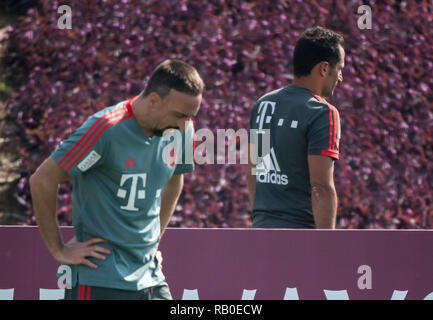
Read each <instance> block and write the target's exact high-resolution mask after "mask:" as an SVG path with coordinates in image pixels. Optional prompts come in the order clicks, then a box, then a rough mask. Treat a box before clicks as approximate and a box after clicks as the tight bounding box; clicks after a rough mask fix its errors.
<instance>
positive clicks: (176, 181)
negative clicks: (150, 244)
mask: <svg viewBox="0 0 433 320" xmlns="http://www.w3.org/2000/svg"><path fill="white" fill-rule="evenodd" d="M182 188H183V175H178V176H173V177H172V178H171V179H170V181H169V182H168V184H167V185H166V187H165V188H164V190H163V191H162V194H161V210H160V214H159V218H160V225H161V236H162V235H163V233H164V231H165V228H166V227H167V226H168V223H169V222H170V219H171V217H172V215H173V213H174V210H175V208H176V204H177V201H178V200H179V196H180V194H181V192H182Z"/></svg>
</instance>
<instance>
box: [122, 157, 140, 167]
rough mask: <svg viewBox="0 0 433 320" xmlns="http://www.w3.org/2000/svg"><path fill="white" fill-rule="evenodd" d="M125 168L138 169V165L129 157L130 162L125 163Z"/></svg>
mask: <svg viewBox="0 0 433 320" xmlns="http://www.w3.org/2000/svg"><path fill="white" fill-rule="evenodd" d="M123 167H124V168H126V169H127V168H137V165H136V164H135V162H134V159H132V157H129V159H128V161H126V162H125V164H124V165H123Z"/></svg>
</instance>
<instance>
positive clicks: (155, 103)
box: [148, 92, 162, 108]
mask: <svg viewBox="0 0 433 320" xmlns="http://www.w3.org/2000/svg"><path fill="white" fill-rule="evenodd" d="M148 99H149V102H150V105H151V106H152V107H156V108H159V107H160V105H161V102H162V98H161V97H160V96H159V94H157V93H156V92H151V93H150V94H149V95H148Z"/></svg>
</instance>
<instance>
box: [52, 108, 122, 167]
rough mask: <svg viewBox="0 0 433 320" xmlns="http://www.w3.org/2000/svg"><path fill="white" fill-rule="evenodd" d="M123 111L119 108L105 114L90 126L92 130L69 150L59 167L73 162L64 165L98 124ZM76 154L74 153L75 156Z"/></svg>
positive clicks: (88, 130)
mask: <svg viewBox="0 0 433 320" xmlns="http://www.w3.org/2000/svg"><path fill="white" fill-rule="evenodd" d="M122 110H124V107H119V108H116V109H113V110H111V111H110V112H107V113H106V114H104V115H103V116H102V117H99V118H98V119H97V120H96V121H95V122H94V123H93V124H92V125H91V126H90V128H89V129H87V131H86V132H85V133H84V134H83V136H82V137H81V138H80V139H79V140H78V141H77V142H76V143H75V145H74V146H73V147H72V148H71V150H69V151H68V152H67V153H66V154H65V155H64V156H63V158H62V159H60V161H59V165H60V166H62V167H63V166H64V165H67V163H68V162H69V161H70V160H71V159H69V161H68V162H66V163H63V162H64V161H65V160H66V159H68V157H69V156H70V154H71V153H72V152H73V151H74V150H75V149H76V148H78V147H79V145H80V144H81V143H82V142H83V141H84V139H86V137H87V136H88V135H89V134H90V133H91V132H92V131H93V130H94V128H95V127H96V126H97V125H98V124H100V123H101V122H102V121H104V119H106V118H107V117H110V116H112V115H114V114H116V113H118V112H119V111H122ZM98 128H99V126H98ZM98 128H96V129H95V130H97V129H98ZM75 154H76V153H74V155H75Z"/></svg>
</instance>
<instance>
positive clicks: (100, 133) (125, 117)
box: [65, 112, 133, 172]
mask: <svg viewBox="0 0 433 320" xmlns="http://www.w3.org/2000/svg"><path fill="white" fill-rule="evenodd" d="M132 117H133V115H132V114H130V113H129V112H126V113H125V114H123V116H122V117H121V118H116V119H111V120H110V121H109V122H108V123H107V124H106V125H105V126H104V127H103V128H102V130H100V132H99V133H98V135H97V136H96V137H95V138H94V139H93V140H92V142H90V144H85V145H87V148H86V149H85V150H84V151H83V152H81V154H80V155H79V156H78V158H77V159H76V160H75V161H74V162H73V163H71V164H70V165H69V167H68V168H67V169H65V170H66V172H69V171H70V170H71V169H72V168H73V167H74V166H75V164H76V163H77V162H78V161H80V160H81V158H82V157H83V156H84V155H85V154H86V153H87V151H89V149H90V148H91V147H93V145H94V144H95V143H96V141H97V140H98V138H99V137H100V136H101V135H102V134H103V133H104V131H105V130H107V128H108V127H110V126H112V125H113V124H116V123H118V122H121V121H124V120H126V119H129V118H132ZM95 132H96V131H94V133H95ZM94 133H93V134H94ZM93 134H92V136H93ZM90 138H91V137H90ZM85 145H84V146H85ZM81 149H82V148H80V150H81ZM78 151H79V150H78Z"/></svg>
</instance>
